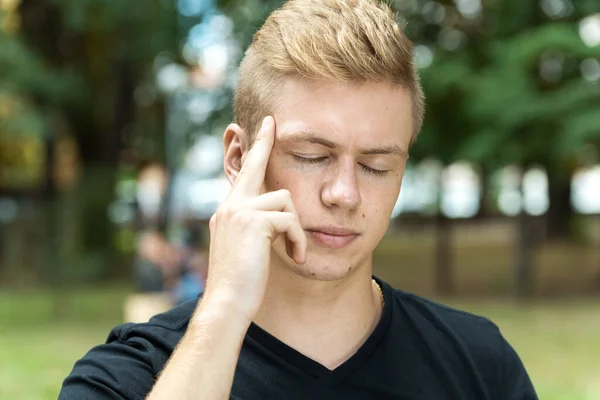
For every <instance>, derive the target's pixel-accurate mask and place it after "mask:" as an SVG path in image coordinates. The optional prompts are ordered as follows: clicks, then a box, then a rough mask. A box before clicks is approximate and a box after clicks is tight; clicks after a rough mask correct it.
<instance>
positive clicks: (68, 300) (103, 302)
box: [0, 288, 600, 400]
mask: <svg viewBox="0 0 600 400" xmlns="http://www.w3.org/2000/svg"><path fill="white" fill-rule="evenodd" d="M126 294H127V290H126V289H125V288H119V289H102V290H100V289H96V290H94V291H91V292H90V291H77V292H73V293H71V294H70V295H63V296H61V297H62V298H61V299H60V300H61V301H62V302H63V304H65V305H64V306H63V308H62V309H61V310H60V312H61V314H62V315H61V316H60V318H58V319H55V318H53V317H52V309H53V306H52V304H53V296H52V295H51V294H48V293H35V294H33V293H32V294H23V293H19V294H15V293H1V292H0V321H1V323H0V343H1V345H0V398H2V399H21V400H30V399H31V400H46V399H56V397H57V394H58V390H59V388H60V384H61V382H62V380H63V379H64V377H65V376H66V375H67V374H68V373H69V371H70V369H71V367H72V366H73V363H74V362H75V361H76V360H77V359H78V358H80V357H81V356H83V354H84V353H85V352H86V351H87V350H89V349H90V348H91V347H92V346H94V345H96V344H98V343H101V342H102V341H103V340H104V339H105V338H106V336H107V334H108V332H109V330H110V328H111V327H113V326H114V325H116V324H118V323H120V322H121V321H120V315H121V307H122V301H123V299H124V298H125V296H126ZM445 303H449V304H450V305H453V306H456V307H459V308H462V309H465V310H467V311H471V312H474V313H477V314H479V315H484V316H486V317H488V318H490V319H492V320H493V321H494V322H495V323H497V324H498V325H499V326H500V328H501V330H502V331H503V333H504V335H505V336H506V337H507V338H508V340H509V341H510V342H511V343H512V344H513V346H514V347H515V348H516V349H517V352H518V353H519V354H520V355H521V357H522V359H523V361H524V363H525V365H526V367H527V369H528V370H529V373H530V375H531V377H532V379H533V381H534V384H535V386H536V388H537V390H538V392H539V395H540V398H541V399H544V400H597V399H599V398H600V362H598V360H600V335H599V334H598V332H600V301H597V300H596V301H595V300H586V301H583V300H579V301H569V302H564V301H563V302H542V303H537V304H530V305H527V306H518V305H517V304H515V303H512V302H509V301H501V300H494V301H491V300H490V301H474V300H469V301H455V300H452V301H446V302H445Z"/></svg>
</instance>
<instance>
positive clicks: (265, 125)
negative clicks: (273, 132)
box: [262, 115, 273, 128]
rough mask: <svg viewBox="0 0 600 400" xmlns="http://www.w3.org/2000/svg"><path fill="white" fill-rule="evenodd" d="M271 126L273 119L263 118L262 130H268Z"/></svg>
mask: <svg viewBox="0 0 600 400" xmlns="http://www.w3.org/2000/svg"><path fill="white" fill-rule="evenodd" d="M271 125H273V117H271V116H270V115H268V116H266V117H265V119H263V123H262V126H263V128H270V127H271Z"/></svg>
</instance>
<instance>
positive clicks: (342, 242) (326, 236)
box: [306, 226, 359, 249]
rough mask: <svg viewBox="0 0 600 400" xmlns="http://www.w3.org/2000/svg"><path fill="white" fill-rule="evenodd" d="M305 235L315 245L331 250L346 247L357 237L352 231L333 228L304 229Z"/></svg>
mask: <svg viewBox="0 0 600 400" xmlns="http://www.w3.org/2000/svg"><path fill="white" fill-rule="evenodd" d="M306 233H307V234H308V236H309V237H310V238H312V239H313V240H315V241H316V242H317V243H319V244H321V245H324V246H326V247H330V248H332V249H341V248H343V247H346V246H348V245H349V244H350V243H352V242H353V241H354V240H355V239H356V238H357V237H358V236H359V233H358V232H356V231H354V230H352V229H347V228H342V227H335V226H324V227H318V228H314V229H306Z"/></svg>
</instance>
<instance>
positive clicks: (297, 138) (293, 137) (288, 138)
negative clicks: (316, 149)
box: [280, 131, 408, 159]
mask: <svg viewBox="0 0 600 400" xmlns="http://www.w3.org/2000/svg"><path fill="white" fill-rule="evenodd" d="M280 140H281V141H282V142H308V143H314V144H318V145H321V146H325V147H327V148H330V149H337V148H339V147H341V146H340V145H338V144H336V143H335V142H332V141H330V140H327V139H325V138H323V137H321V136H319V135H318V134H316V133H315V132H310V131H299V132H293V133H282V134H281V139H280ZM361 154H364V155H377V154H381V155H386V154H394V155H397V156H400V157H402V158H404V159H408V152H407V151H406V150H404V149H403V148H402V147H400V146H398V145H396V144H392V145H389V146H382V147H373V148H370V149H363V150H362V151H361Z"/></svg>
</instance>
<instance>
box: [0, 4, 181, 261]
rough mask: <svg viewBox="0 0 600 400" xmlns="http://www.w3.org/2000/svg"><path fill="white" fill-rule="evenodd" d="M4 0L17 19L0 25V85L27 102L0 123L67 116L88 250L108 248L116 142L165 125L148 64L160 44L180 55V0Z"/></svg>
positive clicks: (118, 145) (118, 153)
mask: <svg viewBox="0 0 600 400" xmlns="http://www.w3.org/2000/svg"><path fill="white" fill-rule="evenodd" d="M7 1H8V0H4V1H2V3H6V2H7ZM8 2H9V3H10V4H11V6H10V9H11V10H12V14H11V15H17V21H18V22H17V23H13V25H12V26H16V28H14V29H12V30H10V31H7V30H5V31H4V33H3V34H0V73H1V74H2V77H3V80H2V82H0V92H2V93H8V94H9V95H11V96H13V97H16V96H20V97H22V98H25V99H26V100H27V101H28V102H29V103H31V104H32V105H33V108H32V109H30V110H29V111H30V112H29V114H28V115H23V114H21V117H20V118H15V117H18V115H17V114H12V115H11V117H13V118H10V119H7V120H5V121H4V122H5V124H4V125H3V129H2V133H3V134H5V133H7V132H8V131H9V130H8V129H6V128H7V125H6V124H8V123H9V122H7V121H12V122H10V124H12V125H13V128H11V129H10V130H11V131H12V132H14V131H29V132H31V131H32V129H29V130H27V127H28V126H30V125H31V124H37V125H36V126H39V125H40V123H41V124H44V123H46V122H45V118H46V117H45V115H46V114H48V113H49V112H50V113H52V114H57V115H60V116H62V117H63V118H64V119H66V120H67V121H68V124H69V131H70V132H72V134H73V135H74V137H75V139H76V143H77V146H78V150H79V153H80V154H81V158H82V161H83V169H84V174H83V175H82V176H83V178H84V179H83V181H82V182H81V183H80V190H79V193H80V194H81V195H82V196H83V201H80V202H79V205H80V206H81V207H83V209H82V210H80V212H79V218H81V224H82V225H83V226H84V227H86V229H82V230H81V232H82V234H83V235H82V238H81V240H82V245H83V246H84V253H86V252H87V253H91V252H95V253H97V254H98V253H105V252H106V250H107V249H109V248H110V247H111V246H110V240H111V231H112V226H111V223H110V221H109V219H108V218H107V217H106V216H107V205H108V204H109V202H110V201H111V200H112V198H113V196H114V190H115V176H116V175H115V174H116V172H117V165H118V162H119V160H120V157H121V154H122V149H123V147H124V146H127V147H132V145H133V142H134V141H135V140H136V139H137V138H136V135H137V136H139V133H140V132H142V133H143V135H144V136H146V137H152V136H155V137H156V136H158V137H162V136H163V135H164V132H163V125H162V124H160V123H158V124H157V123H156V121H157V120H158V121H162V118H163V117H162V114H163V108H162V104H161V102H160V101H155V99H156V97H157V96H156V95H155V94H156V90H155V89H154V79H155V70H154V67H155V66H156V65H155V60H156V57H157V55H159V54H161V53H165V52H166V53H168V54H170V57H172V58H173V59H175V60H177V59H178V58H179V57H180V56H179V50H180V49H179V44H180V41H181V38H182V36H183V33H184V32H182V31H181V30H180V29H179V25H178V13H177V10H176V2H175V1H171V0H133V1H104V0H10V1H8ZM17 123H21V125H19V126H17V125H16V124H17ZM37 132H38V134H40V135H45V134H46V133H47V132H49V130H48V129H45V128H44V129H37ZM159 145H160V143H159ZM154 156H157V157H160V154H159V153H156V154H154ZM89 227H93V229H89ZM106 264H107V265H110V263H108V262H107V263H106Z"/></svg>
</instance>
